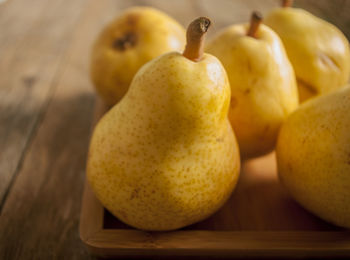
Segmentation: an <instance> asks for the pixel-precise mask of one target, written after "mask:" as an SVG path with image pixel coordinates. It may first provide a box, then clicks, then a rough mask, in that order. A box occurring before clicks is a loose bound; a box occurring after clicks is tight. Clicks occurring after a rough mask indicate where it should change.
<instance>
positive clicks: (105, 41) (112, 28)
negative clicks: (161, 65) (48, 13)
mask: <svg viewBox="0 0 350 260" xmlns="http://www.w3.org/2000/svg"><path fill="white" fill-rule="evenodd" d="M185 35H186V32H185V29H184V28H183V27H182V26H181V25H180V24H179V23H178V22H177V21H175V20H174V19H173V18H171V17H169V16H168V15H166V14H165V13H163V12H161V11H159V10H156V9H154V8H150V7H132V8H129V9H126V10H125V11H124V12H123V13H122V14H121V15H120V16H118V17H116V18H115V19H114V20H113V21H112V22H111V23H109V24H108V25H107V26H106V27H105V28H104V29H103V31H102V32H101V33H100V35H99V36H98V38H97V40H96V42H95V44H94V46H93V49H92V53H91V63H90V74H91V79H92V81H93V83H94V86H95V88H96V90H97V92H98V94H99V95H100V96H101V97H102V98H103V100H104V101H105V102H106V103H107V104H109V105H113V104H115V103H117V102H118V101H119V100H120V99H121V98H122V97H123V96H124V95H125V93H126V92H127V90H128V88H129V85H130V83H131V81H132V78H133V77H134V75H135V74H136V72H137V71H138V70H139V68H140V67H141V66H142V65H144V64H145V63H146V62H148V61H150V60H152V59H153V58H155V57H158V56H159V55H161V54H164V53H167V52H170V51H181V50H183V48H184V46H185V43H186V38H185ZM123 42H124V43H123Z"/></svg>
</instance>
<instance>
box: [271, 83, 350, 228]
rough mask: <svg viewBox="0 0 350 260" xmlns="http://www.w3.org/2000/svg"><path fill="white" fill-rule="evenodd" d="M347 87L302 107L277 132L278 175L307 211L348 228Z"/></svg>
mask: <svg viewBox="0 0 350 260" xmlns="http://www.w3.org/2000/svg"><path fill="white" fill-rule="evenodd" d="M349 111H350V85H348V86H347V87H345V88H341V89H338V90H335V91H334V92H332V93H329V94H325V95H323V96H320V97H316V98H313V99H312V100H309V101H307V102H305V103H304V104H302V105H301V106H300V108H299V109H298V110H297V111H295V113H293V114H292V115H291V116H290V117H289V118H288V119H287V121H286V123H285V124H284V125H283V127H282V128H281V132H280V135H279V138H278V142H277V148H276V154H277V165H278V174H279V177H280V180H281V182H282V183H283V184H284V186H285V187H286V188H287V189H288V191H289V192H290V194H291V195H292V196H293V197H294V198H295V199H296V200H297V201H298V202H299V203H300V204H301V205H302V206H304V207H305V208H306V209H308V210H309V211H311V212H312V213H314V214H316V215H317V216H319V217H320V218H322V219H324V220H326V221H329V222H331V223H333V224H336V225H338V226H342V227H347V228H350V116H349Z"/></svg>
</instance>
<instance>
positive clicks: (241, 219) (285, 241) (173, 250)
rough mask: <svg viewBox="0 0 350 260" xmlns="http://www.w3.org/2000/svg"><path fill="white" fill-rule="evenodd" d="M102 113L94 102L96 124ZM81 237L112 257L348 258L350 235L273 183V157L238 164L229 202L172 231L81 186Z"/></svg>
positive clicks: (101, 107)
mask: <svg viewBox="0 0 350 260" xmlns="http://www.w3.org/2000/svg"><path fill="white" fill-rule="evenodd" d="M106 111H107V108H106V107H105V106H104V105H103V103H102V102H101V101H100V100H98V101H97V104H96V110H95V122H97V121H98V119H99V118H100V117H101V116H102V115H103V114H104V113H105V112H106ZM80 237H81V239H82V241H83V242H84V244H85V245H86V246H87V247H88V249H89V250H90V251H91V253H92V254H95V255H99V256H103V257H113V256H159V255H160V256H175V257H176V256H228V257H261V256H264V257H272V256H277V257H282V256H285V257H286V256H288V257H302V256H309V257H310V256H312V257H321V256H323V257H346V256H348V257H350V232H349V231H348V230H344V229H341V228H338V227H335V226H333V225H331V224H328V223H326V222H324V221H322V220H320V219H319V218H317V217H315V216H313V215H312V214H310V213H308V212H307V211H306V210H304V209H303V208H301V207H300V206H299V205H298V204H297V203H295V202H294V201H293V200H292V199H291V198H290V197H289V196H288V194H287V193H286V192H285V190H284V189H283V187H282V186H280V184H279V183H278V179H277V175H276V166H275V158H274V154H269V155H267V156H264V157H262V158H259V159H255V160H251V161H248V162H246V163H244V164H243V165H242V171H241V176H240V180H239V183H238V185H237V187H236V189H235V191H234V193H233V195H232V196H231V198H230V199H229V201H228V202H227V203H226V204H225V205H224V206H223V207H222V208H221V210H220V211H218V212H217V213H216V214H214V215H213V216H211V217H210V218H208V219H206V220H204V221H202V222H200V223H197V224H194V225H191V226H189V227H186V228H184V229H181V230H178V231H172V232H144V231H140V230H136V229H133V228H131V227H129V226H127V225H126V224H123V223H122V222H120V221H119V220H118V219H116V218H115V217H113V216H112V215H111V214H110V213H109V212H108V211H106V210H105V209H104V208H103V207H102V205H101V204H100V203H99V201H98V200H97V199H96V197H95V196H94V194H93V193H92V191H91V189H90V187H89V185H88V184H87V183H86V185H85V191H84V195H83V202H82V212H81V220H80Z"/></svg>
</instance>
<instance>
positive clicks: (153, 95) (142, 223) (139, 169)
mask: <svg viewBox="0 0 350 260" xmlns="http://www.w3.org/2000/svg"><path fill="white" fill-rule="evenodd" d="M229 102H230V87H229V83H228V79H227V76H226V72H225V70H224V68H223V67H222V65H221V63H220V62H219V61H218V59H216V58H215V57H213V56H211V55H208V54H204V56H203V59H202V60H201V61H199V62H193V61H191V60H189V59H187V58H185V57H184V56H183V55H181V54H180V53H176V52H172V53H169V54H165V55H163V56H161V57H158V58H156V59H154V60H152V61H151V62H149V63H147V64H146V65H145V66H143V67H142V68H141V69H140V70H139V72H138V73H137V74H136V76H135V78H134V79H133V81H132V84H131V86H130V89H129V91H128V93H127V94H126V96H125V97H124V98H123V99H122V100H121V102H119V103H118V104H117V105H115V106H114V107H113V108H112V109H111V110H110V111H109V112H108V113H107V114H106V115H105V116H103V118H102V119H101V120H100V121H99V123H98V124H97V126H96V128H95V130H94V133H93V136H92V140H91V144H90V151H89V158H88V163H87V177H88V180H89V183H90V185H91V187H92V189H93V191H94V192H95V194H96V196H97V197H98V199H99V200H100V201H101V202H102V204H103V205H104V206H105V207H106V208H107V209H108V210H109V211H110V212H112V214H114V215H115V216H116V217H118V218H119V219H120V220H122V221H123V222H125V223H127V224H129V225H131V226H133V227H136V228H139V229H143V230H158V231H159V230H173V229H178V228H181V227H184V226H187V225H190V224H192V223H194V222H197V221H200V220H202V219H204V218H206V217H208V216H209V215H211V214H213V213H214V212H215V211H216V210H218V209H219V208H220V206H221V205H222V204H223V203H224V202H225V201H226V200H227V199H228V197H229V196H230V194H231V192H232V190H233V188H234V187H235V185H236V182H237V179H238V175H239V169H240V158H239V150H238V146H237V143H236V139H235V136H234V133H233V131H232V128H231V126H230V123H229V121H228V119H227V113H228V107H229Z"/></svg>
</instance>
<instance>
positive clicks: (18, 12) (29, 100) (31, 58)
mask: <svg viewBox="0 0 350 260" xmlns="http://www.w3.org/2000/svg"><path fill="white" fill-rule="evenodd" d="M83 2H84V0H78V1H70V2H68V3H67V1H64V0H59V1H54V2H48V1H43V0H35V1H23V0H21V1H20V0H12V1H9V2H7V3H5V4H3V5H0V30H1V34H0V57H1V59H0V74H1V78H0V147H1V152H0V211H1V207H2V205H3V203H4V201H5V198H6V194H7V192H8V190H9V186H10V184H11V181H12V180H13V178H14V176H15V175H16V172H17V171H18V169H19V167H20V162H21V159H22V157H23V154H24V152H25V150H26V147H27V146H28V144H29V143H30V140H31V136H32V135H33V133H34V132H35V129H36V127H37V125H38V123H39V122H40V119H41V117H42V115H43V113H44V111H45V109H46V107H47V104H48V102H49V100H50V96H51V95H52V91H53V89H54V88H55V86H56V80H57V77H58V75H59V73H60V71H59V70H58V68H59V66H60V64H61V63H62V61H63V59H64V55H63V54H64V50H65V49H66V48H67V46H68V44H69V42H70V39H71V37H72V32H73V27H74V24H75V23H76V22H77V19H78V17H79V14H80V9H81V7H82V4H83Z"/></svg>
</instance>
